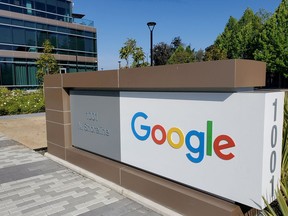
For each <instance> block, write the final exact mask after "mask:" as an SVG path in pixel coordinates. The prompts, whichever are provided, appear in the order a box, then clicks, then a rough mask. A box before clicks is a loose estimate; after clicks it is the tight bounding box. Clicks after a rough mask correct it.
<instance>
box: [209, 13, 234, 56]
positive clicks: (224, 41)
mask: <svg viewBox="0 0 288 216" xmlns="http://www.w3.org/2000/svg"><path fill="white" fill-rule="evenodd" d="M237 31H238V29H237V20H236V19H235V18H234V17H232V16H230V18H229V20H228V22H227V24H226V26H225V29H224V32H223V33H222V34H221V35H219V36H218V37H217V39H216V41H215V43H214V47H213V48H214V49H216V50H219V52H220V53H226V55H227V58H229V59H231V58H234V56H235V54H234V53H235V52H236V50H237V49H238V46H237V43H236V33H237Z"/></svg>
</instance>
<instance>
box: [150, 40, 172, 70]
mask: <svg viewBox="0 0 288 216" xmlns="http://www.w3.org/2000/svg"><path fill="white" fill-rule="evenodd" d="M153 53H154V55H153V58H154V59H153V60H154V64H155V66H157V65H166V64H167V63H168V60H169V58H170V57H171V55H172V48H171V46H169V45H168V44H166V43H164V42H161V43H158V44H156V45H155V46H154V47H153Z"/></svg>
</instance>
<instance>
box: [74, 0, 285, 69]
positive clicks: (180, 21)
mask: <svg viewBox="0 0 288 216" xmlns="http://www.w3.org/2000/svg"><path fill="white" fill-rule="evenodd" d="M73 2H74V8H73V12H74V13H81V14H85V17H84V19H88V20H92V21H94V27H95V28H96V29H97V51H98V68H99V70H111V69H117V68H118V61H119V60H121V59H120V58H119V50H120V49H121V47H123V45H124V43H125V42H126V41H127V39H128V38H132V39H135V40H136V42H137V46H139V47H142V48H143V50H144V53H145V54H146V56H147V61H148V62H149V61H150V60H149V55H150V30H149V29H148V27H147V22H156V23H157V24H156V26H155V28H154V31H153V44H154V45H155V44H157V43H160V42H165V43H167V44H170V43H171V41H172V40H173V38H175V37H178V36H179V37H180V38H181V39H182V42H183V43H184V44H185V45H191V47H192V48H195V50H199V49H203V50H204V49H205V48H206V47H208V46H210V45H212V44H213V43H214V41H215V39H216V38H217V36H218V35H219V34H221V33H222V32H223V30H224V27H225V25H226V23H227V22H228V19H229V17H230V16H233V17H235V18H236V19H239V18H241V16H242V15H243V13H244V11H245V10H246V9H247V8H251V9H252V10H253V11H254V12H255V13H256V12H257V11H259V9H265V10H266V11H268V12H274V11H275V10H276V9H277V7H278V6H279V4H280V2H281V0H218V1H216V0H73ZM121 65H122V66H124V65H125V60H121Z"/></svg>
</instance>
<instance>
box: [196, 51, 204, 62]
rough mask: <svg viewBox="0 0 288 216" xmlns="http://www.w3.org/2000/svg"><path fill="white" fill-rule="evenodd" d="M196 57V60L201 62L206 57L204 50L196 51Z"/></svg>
mask: <svg viewBox="0 0 288 216" xmlns="http://www.w3.org/2000/svg"><path fill="white" fill-rule="evenodd" d="M195 55H196V56H195V58H196V61H198V62H201V61H203V59H204V50H202V49H199V50H198V51H197V52H196V53H195Z"/></svg>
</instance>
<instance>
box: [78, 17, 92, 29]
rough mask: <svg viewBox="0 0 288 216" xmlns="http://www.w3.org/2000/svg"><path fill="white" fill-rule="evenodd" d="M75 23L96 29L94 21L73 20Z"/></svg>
mask: <svg viewBox="0 0 288 216" xmlns="http://www.w3.org/2000/svg"><path fill="white" fill-rule="evenodd" d="M73 23H76V24H80V25H85V26H91V27H94V21H92V20H87V19H79V18H73Z"/></svg>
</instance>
